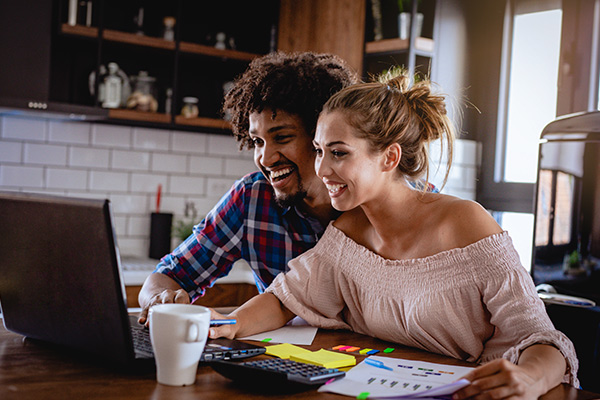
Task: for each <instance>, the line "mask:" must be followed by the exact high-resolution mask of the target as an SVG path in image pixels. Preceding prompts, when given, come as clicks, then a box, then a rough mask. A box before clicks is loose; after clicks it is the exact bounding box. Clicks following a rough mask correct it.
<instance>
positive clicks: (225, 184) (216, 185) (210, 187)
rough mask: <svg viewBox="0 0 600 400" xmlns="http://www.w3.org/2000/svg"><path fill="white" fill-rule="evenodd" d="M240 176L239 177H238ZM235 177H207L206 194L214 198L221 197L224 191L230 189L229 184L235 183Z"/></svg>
mask: <svg viewBox="0 0 600 400" xmlns="http://www.w3.org/2000/svg"><path fill="white" fill-rule="evenodd" d="M240 178H241V177H240ZM237 179H238V178H236V179H219V178H208V184H207V189H206V196H207V197H212V198H214V199H218V198H221V197H222V196H223V195H224V194H225V193H227V192H228V191H229V189H231V186H233V184H234V183H235V181H236V180H237Z"/></svg>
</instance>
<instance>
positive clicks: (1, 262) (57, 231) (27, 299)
mask: <svg viewBox="0 0 600 400" xmlns="http://www.w3.org/2000/svg"><path fill="white" fill-rule="evenodd" d="M0 226H1V227H2V229H0V307H1V308H2V313H3V319H4V325H5V327H6V328H7V329H8V330H11V331H14V332H17V333H20V334H22V335H25V336H28V337H30V338H34V339H40V340H44V341H48V342H52V343H56V344H61V345H66V346H69V347H75V348H80V349H82V350H85V351H88V352H90V351H91V352H94V353H97V354H100V355H102V356H103V357H108V358H112V359H115V360H117V361H121V362H126V361H128V360H129V359H132V358H133V354H134V353H133V345H132V342H131V336H130V333H129V323H128V317H127V309H126V306H125V304H126V302H125V299H124V297H125V290H124V287H123V285H122V280H121V279H120V276H119V274H120V268H119V265H118V263H119V257H118V254H117V253H118V250H117V246H116V243H115V235H114V231H113V228H112V223H111V213H110V204H109V201H108V200H90V199H76V198H67V197H56V196H48V195H37V194H26V193H6V192H0Z"/></svg>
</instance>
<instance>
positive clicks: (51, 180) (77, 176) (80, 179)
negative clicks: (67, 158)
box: [46, 168, 88, 189]
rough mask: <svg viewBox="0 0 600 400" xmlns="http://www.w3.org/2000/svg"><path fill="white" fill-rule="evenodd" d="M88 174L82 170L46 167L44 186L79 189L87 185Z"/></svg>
mask: <svg viewBox="0 0 600 400" xmlns="http://www.w3.org/2000/svg"><path fill="white" fill-rule="evenodd" d="M87 180H88V174H87V172H86V171H83V170H75V169H64V168H48V169H47V171H46V187H47V188H50V189H79V188H86V187H87Z"/></svg>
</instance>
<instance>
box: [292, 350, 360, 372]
mask: <svg viewBox="0 0 600 400" xmlns="http://www.w3.org/2000/svg"><path fill="white" fill-rule="evenodd" d="M290 360H292V361H299V362H303V363H308V364H313V365H320V366H321V367H325V368H343V367H350V366H352V365H356V357H354V356H353V355H351V354H342V353H338V352H334V351H329V350H325V349H321V350H319V351H313V352H308V353H303V354H295V355H291V356H290Z"/></svg>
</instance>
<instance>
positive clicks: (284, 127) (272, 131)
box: [248, 124, 298, 134]
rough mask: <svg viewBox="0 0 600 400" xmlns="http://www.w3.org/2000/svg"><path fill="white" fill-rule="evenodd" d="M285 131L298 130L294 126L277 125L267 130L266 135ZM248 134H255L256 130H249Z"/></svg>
mask: <svg viewBox="0 0 600 400" xmlns="http://www.w3.org/2000/svg"><path fill="white" fill-rule="evenodd" d="M285 129H298V126H297V125H294V124H283V125H277V126H273V127H271V128H269V129H268V130H267V133H275V132H279V131H282V130H285ZM248 133H250V134H256V129H251V130H250V131H248Z"/></svg>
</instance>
